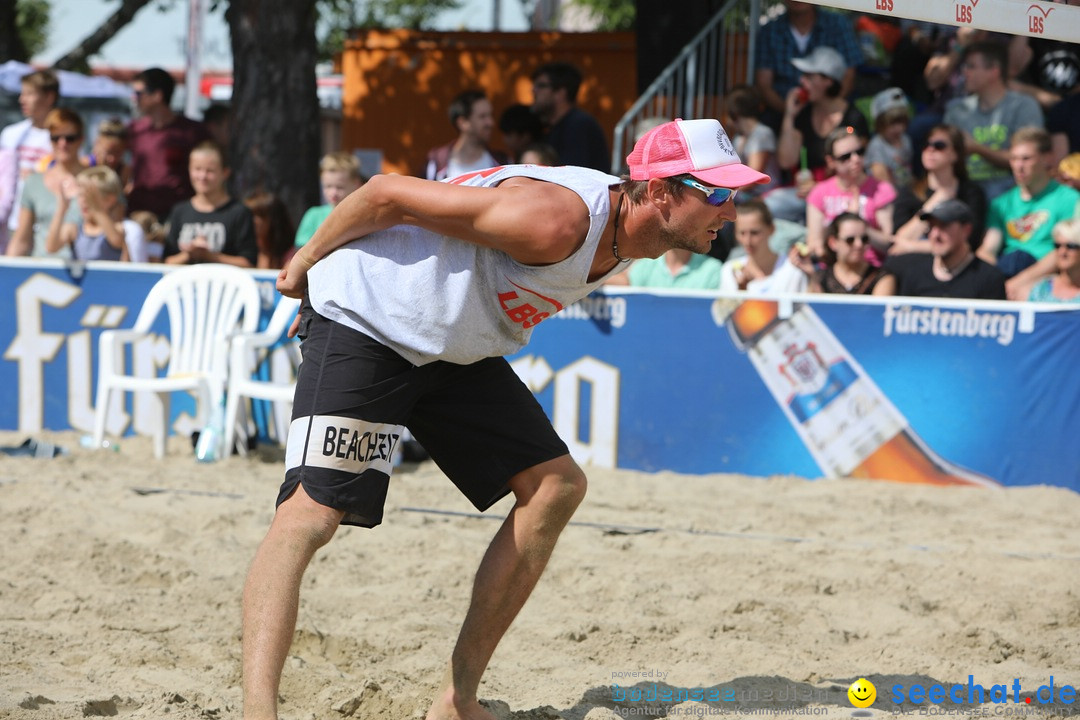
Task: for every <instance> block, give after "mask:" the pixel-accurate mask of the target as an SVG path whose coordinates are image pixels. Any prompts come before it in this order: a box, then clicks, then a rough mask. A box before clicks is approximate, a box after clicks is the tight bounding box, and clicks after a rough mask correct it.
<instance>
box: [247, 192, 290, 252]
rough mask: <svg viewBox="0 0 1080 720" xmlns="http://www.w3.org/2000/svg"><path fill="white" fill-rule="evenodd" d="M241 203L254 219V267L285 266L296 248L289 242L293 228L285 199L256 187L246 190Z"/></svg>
mask: <svg viewBox="0 0 1080 720" xmlns="http://www.w3.org/2000/svg"><path fill="white" fill-rule="evenodd" d="M244 205H247V208H248V210H250V211H251V214H252V216H253V217H254V220H255V246H256V247H257V248H258V249H259V254H258V257H257V259H256V260H255V267H256V268H259V269H274V270H280V269H281V268H283V267H285V266H286V265H287V264H288V263H289V260H290V259H291V258H292V256H293V253H294V252H296V246H295V245H293V239H294V238H295V237H296V229H295V228H294V227H293V224H292V218H290V217H289V210H288V208H286V207H285V203H283V202H282V201H281V198H279V197H278V196H277V195H275V194H274V193H272V192H267V191H265V190H256V191H254V192H251V193H248V196H247V197H246V198H244Z"/></svg>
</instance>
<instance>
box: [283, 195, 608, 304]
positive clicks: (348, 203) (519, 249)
mask: <svg viewBox="0 0 1080 720" xmlns="http://www.w3.org/2000/svg"><path fill="white" fill-rule="evenodd" d="M394 225H415V226H417V227H422V228H424V229H427V230H431V231H433V232H437V233H439V234H441V235H447V236H450V237H456V238H460V239H462V240H465V241H468V242H472V243H475V244H477V245H481V246H484V247H490V248H495V249H498V250H502V251H504V252H506V253H507V254H508V255H510V256H511V257H513V258H514V259H515V260H518V261H519V262H522V263H526V264H529V265H547V264H551V263H555V262H559V261H560V260H563V259H565V258H567V257H569V256H570V255H571V254H572V253H573V252H574V251H575V250H576V249H577V248H578V247H579V246H580V244H581V243H582V242H583V241H584V239H585V236H586V234H587V233H588V230H589V216H588V211H587V209H586V207H585V205H584V204H583V203H582V202H581V200H580V198H578V196H577V195H576V194H575V193H574V192H573V191H571V190H569V189H567V188H565V187H562V186H561V185H556V184H554V183H548V182H543V181H539V180H532V179H529V178H510V179H508V180H507V181H506V182H503V183H501V184H500V185H499V186H498V187H494V188H478V187H467V186H461V185H453V184H449V183H441V182H440V183H436V182H432V181H429V180H421V179H419V178H413V177H406V176H402V175H378V176H376V177H374V178H372V179H371V180H370V181H369V182H368V183H366V184H365V185H364V186H363V187H361V188H360V189H359V190H357V191H356V192H354V193H352V194H351V195H349V196H348V197H347V198H345V200H343V201H342V202H341V204H339V205H338V206H337V207H336V208H334V211H333V212H332V213H330V215H329V217H327V219H326V221H324V222H323V224H322V225H321V226H320V227H319V229H318V231H317V232H316V233H315V234H314V235H313V236H312V238H311V241H310V242H308V244H307V245H305V246H304V247H303V248H302V249H301V250H300V251H299V252H297V253H296V255H295V256H294V258H293V260H292V262H291V263H290V265H289V267H288V268H286V269H285V270H283V271H282V273H281V275H280V276H279V278H278V289H279V290H280V291H281V292H282V293H283V294H285V295H290V296H292V297H299V296H301V295H302V294H303V290H304V288H305V287H306V274H307V270H308V269H310V268H311V267H312V266H313V265H314V264H315V263H316V262H318V261H319V260H321V259H322V258H324V257H325V256H326V255H328V254H330V253H331V252H333V251H334V250H336V249H337V248H339V247H341V246H342V245H344V244H346V243H348V242H350V241H352V240H355V239H358V238H362V237H364V236H366V235H369V234H371V233H373V232H376V231H378V230H383V229H386V228H389V227H393V226H394Z"/></svg>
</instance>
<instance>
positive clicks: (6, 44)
mask: <svg viewBox="0 0 1080 720" xmlns="http://www.w3.org/2000/svg"><path fill="white" fill-rule="evenodd" d="M16 2H17V0H0V62H4V61H6V60H18V61H19V62H27V61H29V60H30V58H28V57H27V56H26V55H27V52H26V46H25V45H23V41H22V37H21V36H20V35H19V25H18V23H16V22H15V4H16Z"/></svg>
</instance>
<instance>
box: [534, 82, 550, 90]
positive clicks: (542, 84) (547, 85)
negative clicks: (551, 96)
mask: <svg viewBox="0 0 1080 720" xmlns="http://www.w3.org/2000/svg"><path fill="white" fill-rule="evenodd" d="M533 87H534V88H539V89H540V90H547V89H548V88H550V87H551V83H549V82H544V81H542V80H538V81H536V82H534V83H533Z"/></svg>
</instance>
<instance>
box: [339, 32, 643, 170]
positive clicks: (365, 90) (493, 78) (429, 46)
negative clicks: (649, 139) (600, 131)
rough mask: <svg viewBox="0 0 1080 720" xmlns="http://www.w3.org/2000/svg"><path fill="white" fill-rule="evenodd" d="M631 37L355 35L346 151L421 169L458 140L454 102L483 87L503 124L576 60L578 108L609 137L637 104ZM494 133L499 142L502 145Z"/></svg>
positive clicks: (346, 58)
mask: <svg viewBox="0 0 1080 720" xmlns="http://www.w3.org/2000/svg"><path fill="white" fill-rule="evenodd" d="M635 50H636V40H635V36H634V34H633V33H546V32H545V33H532V32H530V33H481V32H417V31H411V30H362V31H357V33H356V34H355V35H354V36H353V38H352V39H351V40H350V41H349V42H348V43H347V44H346V47H345V51H344V53H343V55H342V58H341V66H342V73H343V74H344V76H345V84H344V90H343V103H342V129H341V130H342V147H343V149H347V150H354V149H357V148H378V149H380V150H382V152H383V172H400V173H410V174H411V173H415V172H416V171H417V170H418V169H419V168H421V167H422V165H423V161H424V157H425V156H426V155H427V152H428V150H430V149H431V148H432V147H435V146H437V145H442V144H444V143H447V142H449V141H451V140H453V139H454V138H455V137H456V132H455V131H454V128H453V127H452V126H451V125H450V120H449V118H448V116H447V107H448V106H449V104H450V101H451V99H453V97H454V96H455V95H457V94H458V93H460V92H461V91H463V90H467V89H469V88H479V89H482V90H484V91H485V92H486V93H487V95H488V97H489V98H490V99H491V101H492V103H493V105H494V106H495V118H496V122H497V121H498V117H499V114H500V113H501V112H502V111H503V109H505V108H506V107H507V106H508V105H511V104H513V103H517V102H521V103H529V102H531V101H532V81H531V80H530V79H529V76H530V75H531V74H532V71H533V70H534V69H535V68H536V67H538V66H539V65H541V64H543V63H545V62H550V61H566V62H572V63H574V64H575V65H576V66H577V67H578V68H579V69H580V70H581V72H582V75H584V81H583V82H582V86H581V91H580V92H579V93H578V105H579V106H580V107H581V108H582V109H584V110H586V111H587V112H589V113H591V114H592V115H593V116H595V117H596V119H597V120H598V121H599V122H600V126H601V127H602V128H604V130H605V132H606V133H607V136H608V145H609V147H610V144H611V136H612V133H613V131H614V129H615V123H616V122H618V120H619V118H620V117H622V115H623V113H625V112H626V110H627V109H628V108H629V107H630V105H631V104H633V102H634V100H635V99H636V98H637V70H636V59H635ZM501 142H502V139H501V137H500V136H499V133H498V129H497V128H496V131H495V134H494V136H493V138H492V146H493V147H495V148H496V149H498V148H500V147H501Z"/></svg>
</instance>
